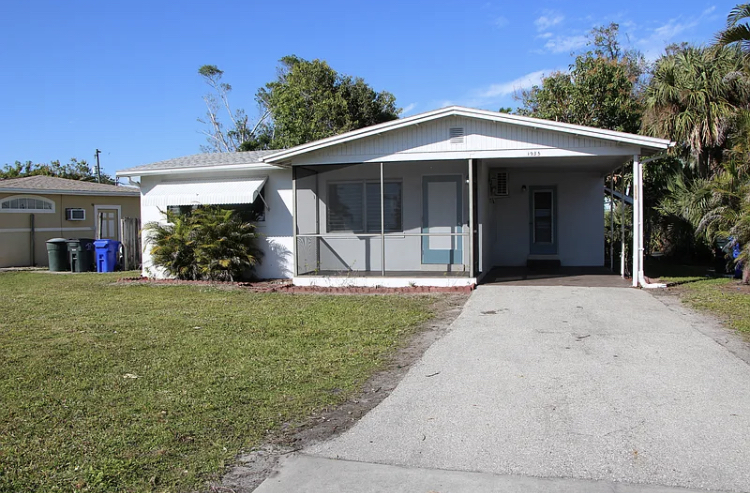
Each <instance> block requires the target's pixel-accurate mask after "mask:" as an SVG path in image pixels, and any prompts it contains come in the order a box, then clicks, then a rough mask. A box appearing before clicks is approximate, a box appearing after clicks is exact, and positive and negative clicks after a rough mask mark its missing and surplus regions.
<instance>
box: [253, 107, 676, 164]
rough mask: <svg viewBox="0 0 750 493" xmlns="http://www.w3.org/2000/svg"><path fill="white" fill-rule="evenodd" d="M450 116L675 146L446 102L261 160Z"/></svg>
mask: <svg viewBox="0 0 750 493" xmlns="http://www.w3.org/2000/svg"><path fill="white" fill-rule="evenodd" d="M450 116H461V117H466V118H478V119H482V120H488V121H494V122H498V123H506V124H511V125H517V126H522V127H532V128H537V129H540V130H552V131H556V132H564V133H570V134H575V135H581V136H584V137H591V138H596V139H603V140H610V141H615V142H622V143H627V144H633V145H637V146H641V147H645V148H648V149H667V148H669V147H672V146H674V142H671V141H669V140H665V139H657V138H655V137H645V136H642V135H635V134H628V133H625V132H616V131H613V130H604V129H599V128H592V127H584V126H582V125H572V124H570V123H560V122H554V121H551V120H541V119H538V118H530V117H526V116H518V115H510V114H506V113H497V112H494V111H486V110H476V109H472V108H465V107H461V106H449V107H447V108H442V109H439V110H434V111H428V112H426V113H421V114H419V115H414V116H411V117H407V118H402V119H399V120H393V121H390V122H386V123H381V124H379V125H372V126H370V127H365V128H362V129H359V130H353V131H351V132H346V133H343V134H340V135H336V136H333V137H329V138H326V139H321V140H318V141H315V142H310V143H308V144H303V145H300V146H297V147H293V148H291V149H287V150H283V151H280V152H277V153H276V154H271V155H268V156H265V157H264V158H263V161H264V162H266V163H274V162H280V161H284V160H287V159H290V158H292V157H295V156H298V155H300V154H305V153H308V152H312V151H316V150H319V149H323V148H325V147H330V146H333V145H337V144H343V143H346V142H350V141H352V140H357V139H363V138H366V137H370V136H373V135H378V134H380V133H384V132H389V131H392V130H397V129H399V128H403V127H407V126H411V125H418V124H420V123H425V122H429V121H432V120H436V119H439V118H445V117H450Z"/></svg>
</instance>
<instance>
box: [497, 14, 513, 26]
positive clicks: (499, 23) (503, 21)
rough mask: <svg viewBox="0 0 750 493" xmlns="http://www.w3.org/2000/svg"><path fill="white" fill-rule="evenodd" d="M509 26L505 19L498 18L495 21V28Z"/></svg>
mask: <svg viewBox="0 0 750 493" xmlns="http://www.w3.org/2000/svg"><path fill="white" fill-rule="evenodd" d="M508 24H510V21H509V20H508V19H507V18H505V17H502V16H501V17H498V18H497V19H495V27H505V26H507V25H508Z"/></svg>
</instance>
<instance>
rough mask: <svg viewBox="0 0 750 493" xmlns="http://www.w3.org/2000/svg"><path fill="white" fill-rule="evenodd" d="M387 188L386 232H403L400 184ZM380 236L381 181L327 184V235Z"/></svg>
mask: <svg viewBox="0 0 750 493" xmlns="http://www.w3.org/2000/svg"><path fill="white" fill-rule="evenodd" d="M383 186H384V192H385V193H384V197H383V198H384V212H385V218H384V219H385V232H386V233H393V232H399V231H403V225H402V218H401V216H402V214H401V188H402V186H401V182H398V181H387V182H385V183H384V184H383ZM336 231H351V232H353V233H362V232H365V233H380V182H347V183H331V184H329V185H328V232H336Z"/></svg>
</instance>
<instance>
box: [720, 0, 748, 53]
mask: <svg viewBox="0 0 750 493" xmlns="http://www.w3.org/2000/svg"><path fill="white" fill-rule="evenodd" d="M747 19H750V4H747V3H745V4H741V5H737V6H736V7H735V8H733V9H732V10H731V11H730V12H729V15H728V16H727V28H726V30H724V31H722V32H720V33H719V34H718V36H716V44H718V45H720V46H727V45H731V44H738V45H739V46H740V48H741V49H742V51H744V52H745V53H747V54H750V24H748V22H747ZM743 20H745V21H746V22H742V21H743Z"/></svg>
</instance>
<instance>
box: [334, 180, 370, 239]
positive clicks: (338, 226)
mask: <svg viewBox="0 0 750 493" xmlns="http://www.w3.org/2000/svg"><path fill="white" fill-rule="evenodd" d="M363 212H364V187H363V186H362V183H332V184H330V185H329V186H328V231H329V232H332V231H352V232H362V231H364V229H365V228H364V224H363V222H364V221H363V219H364V214H363ZM378 222H379V221H378Z"/></svg>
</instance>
